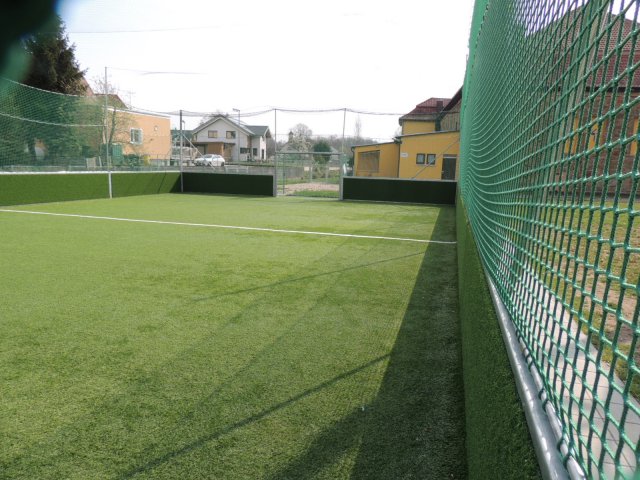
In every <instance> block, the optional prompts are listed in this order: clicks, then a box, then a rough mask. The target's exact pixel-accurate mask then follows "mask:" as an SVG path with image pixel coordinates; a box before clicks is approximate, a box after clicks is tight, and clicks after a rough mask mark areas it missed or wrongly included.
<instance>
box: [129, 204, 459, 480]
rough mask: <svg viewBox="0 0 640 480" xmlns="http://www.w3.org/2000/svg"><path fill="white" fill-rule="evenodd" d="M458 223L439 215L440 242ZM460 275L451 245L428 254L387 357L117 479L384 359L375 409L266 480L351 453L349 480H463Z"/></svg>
mask: <svg viewBox="0 0 640 480" xmlns="http://www.w3.org/2000/svg"><path fill="white" fill-rule="evenodd" d="M448 217H451V218H448ZM453 217H454V216H453V215H443V214H442V213H441V214H440V216H439V217H438V220H437V222H436V225H435V229H434V232H435V233H436V234H437V237H438V238H442V237H444V236H447V237H451V236H453V233H454V232H453V228H454V226H453V220H454V218H453ZM434 236H436V235H434ZM455 267H456V251H455V248H453V247H452V246H451V245H438V244H430V245H429V246H428V247H427V250H426V252H425V254H424V257H423V261H422V264H421V267H420V270H419V273H418V276H417V279H416V283H415V285H414V289H413V292H412V295H411V298H410V301H409V304H408V306H407V310H406V313H405V316H404V318H403V322H402V325H401V327H400V330H399V332H398V335H397V337H396V341H395V344H394V347H393V349H392V351H391V353H390V355H383V356H380V357H377V358H375V359H373V360H371V361H369V362H367V363H365V364H363V365H360V366H359V367H357V368H354V369H352V370H350V371H348V372H344V373H342V374H340V375H338V376H336V377H334V378H332V379H330V380H327V381H325V382H323V383H320V384H318V385H316V386H315V387H313V388H310V389H307V390H305V391H303V392H301V393H299V394H297V395H295V396H293V397H291V398H289V399H287V400H285V401H283V402H280V403H278V404H276V405H274V406H272V407H270V408H268V409H265V410H263V411H261V412H259V413H257V414H255V415H252V416H249V417H247V418H245V419H243V420H240V421H238V422H235V423H233V424H231V425H229V426H227V427H225V428H222V429H219V430H216V431H215V432H212V433H210V434H207V435H204V436H201V437H199V438H197V439H195V440H194V441H192V442H190V443H189V444H187V445H185V446H183V447H181V448H179V449H176V450H172V451H170V452H167V453H166V454H164V455H162V456H159V457H157V458H155V459H151V460H148V461H146V462H145V463H143V464H141V465H139V466H137V467H135V468H133V469H131V470H129V471H127V472H126V473H124V474H123V475H122V476H121V477H120V478H122V479H128V478H132V477H135V476H137V475H138V474H144V473H149V472H150V471H152V470H153V469H155V468H156V467H159V466H161V465H163V464H164V463H166V462H170V461H172V460H174V459H176V458H178V457H180V456H182V455H186V454H188V453H190V452H192V451H194V450H197V449H199V448H201V447H203V446H204V445H205V444H206V443H208V442H211V441H214V440H216V439H219V438H220V437H222V436H224V435H227V434H229V433H231V432H233V431H235V430H237V429H239V428H243V427H245V426H247V425H250V424H252V423H255V422H258V421H260V420H263V419H264V418H266V417H268V416H269V415H271V414H273V413H275V412H277V411H280V410H282V409H284V408H286V407H288V406H290V405H292V404H294V403H295V402H298V401H300V400H302V399H304V398H305V397H308V396H309V395H313V394H315V393H317V392H319V391H322V390H324V389H326V388H328V387H331V386H332V385H334V384H336V383H337V382H339V381H341V380H343V379H345V378H347V377H350V376H352V375H355V374H357V373H359V372H361V371H363V370H365V369H367V368H370V367H372V366H374V365H376V364H378V363H379V362H382V361H384V360H385V359H387V358H389V363H388V366H387V370H386V372H385V376H384V379H383V381H382V384H381V387H380V391H379V392H378V395H377V397H376V398H375V399H374V400H373V402H372V403H371V404H369V405H367V406H366V408H365V409H364V411H363V410H361V409H359V408H358V409H356V410H354V411H352V412H351V413H350V414H349V415H347V416H345V417H344V418H343V419H342V420H340V421H339V422H337V423H335V424H333V425H332V426H331V427H330V428H327V429H325V430H324V431H323V432H322V433H320V434H319V435H317V436H316V438H315V440H314V441H313V443H312V444H311V445H310V446H309V448H308V449H307V450H306V451H305V453H304V454H302V455H301V456H300V457H298V458H296V459H295V460H294V461H292V462H290V463H289V464H288V465H286V466H284V467H283V468H282V469H281V470H280V471H278V472H276V473H275V474H273V475H271V476H270V477H269V478H270V479H271V480H284V479H291V478H296V479H306V478H312V477H314V476H315V475H317V474H318V473H319V472H321V471H323V470H324V469H325V468H327V467H330V466H332V465H335V464H337V463H339V462H340V461H341V460H342V459H343V458H344V457H345V454H347V452H349V451H352V450H353V449H354V448H355V449H358V454H357V456H356V459H355V463H354V465H353V466H352V467H351V469H350V473H349V474H348V476H349V477H350V478H362V479H390V478H393V479H399V478H422V479H442V478H446V479H463V478H466V460H465V449H464V440H465V439H464V395H463V390H462V365H461V350H460V329H459V322H458V311H457V273H456V268H455ZM292 281H293V280H292Z"/></svg>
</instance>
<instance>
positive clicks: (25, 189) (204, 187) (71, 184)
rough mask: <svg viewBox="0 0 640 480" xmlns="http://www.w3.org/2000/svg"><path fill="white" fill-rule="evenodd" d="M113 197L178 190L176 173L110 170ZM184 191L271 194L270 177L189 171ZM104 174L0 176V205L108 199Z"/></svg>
mask: <svg viewBox="0 0 640 480" xmlns="http://www.w3.org/2000/svg"><path fill="white" fill-rule="evenodd" d="M111 177H112V192H113V196H114V197H126V196H132V195H150V194H157V193H171V192H179V191H180V173H179V172H127V173H124V172H119V173H113V174H112V175H111ZM184 191H185V192H187V193H229V194H244V195H269V196H271V195H273V176H271V175H234V174H214V173H196V172H189V173H185V174H184ZM108 197H109V181H108V175H107V173H104V172H102V173H74V174H69V173H61V174H57V173H51V174H2V175H0V205H3V206H6V205H23V204H29V203H46V202H64V201H69V200H86V199H92V198H108Z"/></svg>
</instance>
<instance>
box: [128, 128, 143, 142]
mask: <svg viewBox="0 0 640 480" xmlns="http://www.w3.org/2000/svg"><path fill="white" fill-rule="evenodd" d="M130 135H131V143H133V144H134V145H141V144H142V129H140V128H132V129H131V130H130Z"/></svg>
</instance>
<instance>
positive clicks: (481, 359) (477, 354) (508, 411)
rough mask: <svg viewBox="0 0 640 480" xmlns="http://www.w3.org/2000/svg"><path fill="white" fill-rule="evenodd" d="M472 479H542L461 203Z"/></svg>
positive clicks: (460, 263) (460, 247)
mask: <svg viewBox="0 0 640 480" xmlns="http://www.w3.org/2000/svg"><path fill="white" fill-rule="evenodd" d="M457 205H458V206H457V212H456V215H457V237H458V276H459V282H460V283H459V304H460V321H461V323H462V352H463V353H462V358H463V371H464V391H465V418H466V432H467V438H466V447H467V459H468V469H469V478H474V479H495V478H505V479H506V478H509V479H511V478H513V479H515V478H518V479H538V478H541V475H540V471H539V469H538V462H537V458H536V455H535V451H534V449H533V445H532V443H531V438H530V436H529V430H528V427H527V423H526V419H525V416H524V411H523V409H522V404H521V402H520V399H519V396H518V392H517V390H516V386H515V380H514V378H513V373H512V371H511V366H510V364H509V359H508V357H507V352H506V350H505V346H504V341H503V339H502V334H501V331H500V327H499V325H498V319H497V317H496V314H495V311H494V307H493V303H492V302H491V296H490V294H489V289H488V286H487V284H486V280H485V276H484V270H483V267H482V265H481V263H480V258H479V256H478V251H477V249H476V245H475V241H474V238H473V235H472V233H471V229H470V226H469V224H468V221H467V217H466V212H465V209H464V205H463V203H462V200H461V198H460V197H458V203H457Z"/></svg>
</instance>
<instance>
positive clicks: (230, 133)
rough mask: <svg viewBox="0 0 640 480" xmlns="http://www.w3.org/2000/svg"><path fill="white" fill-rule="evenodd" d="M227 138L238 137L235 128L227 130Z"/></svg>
mask: <svg viewBox="0 0 640 480" xmlns="http://www.w3.org/2000/svg"><path fill="white" fill-rule="evenodd" d="M227 138H236V132H235V131H234V130H227Z"/></svg>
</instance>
